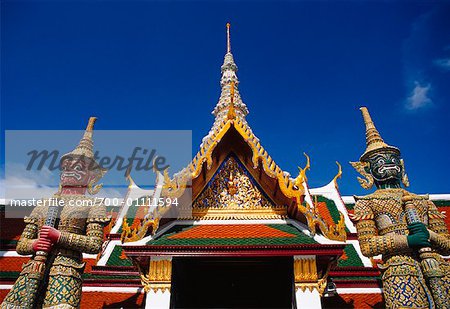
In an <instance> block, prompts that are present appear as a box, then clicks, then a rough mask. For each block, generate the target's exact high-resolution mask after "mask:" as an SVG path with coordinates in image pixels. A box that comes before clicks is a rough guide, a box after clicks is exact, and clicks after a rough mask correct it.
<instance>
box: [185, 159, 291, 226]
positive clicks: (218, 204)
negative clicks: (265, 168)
mask: <svg viewBox="0 0 450 309" xmlns="http://www.w3.org/2000/svg"><path fill="white" fill-rule="evenodd" d="M227 178H228V179H227ZM192 217H193V218H196V219H197V218H203V219H210V218H221V219H226V218H233V219H250V218H254V219H260V218H279V219H280V218H286V217H287V207H286V206H276V205H274V204H273V203H272V202H271V201H270V200H269V199H268V198H267V197H266V194H264V193H263V192H262V191H261V188H259V187H258V186H257V185H256V182H254V180H252V179H251V177H250V176H249V174H248V172H247V171H245V170H244V169H243V168H242V167H241V166H240V164H239V163H238V159H236V158H235V157H233V156H231V157H229V158H228V159H227V160H226V161H225V162H224V163H223V165H222V167H221V168H220V169H219V171H218V172H217V174H216V175H215V177H214V178H213V179H212V180H211V181H210V183H209V184H208V185H207V187H206V188H205V189H204V191H203V192H202V193H201V194H200V195H199V196H198V198H197V199H196V200H195V202H194V204H193V207H192Z"/></svg>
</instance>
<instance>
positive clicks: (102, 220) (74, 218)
mask: <svg viewBox="0 0 450 309" xmlns="http://www.w3.org/2000/svg"><path fill="white" fill-rule="evenodd" d="M94 121H95V118H91V119H90V122H89V125H88V129H86V133H85V135H84V137H83V139H82V140H81V142H80V145H78V147H77V148H76V149H75V150H74V151H72V152H71V153H70V154H71V155H74V154H75V155H76V156H78V155H83V156H86V158H92V157H93V156H92V127H93V122H94ZM64 157H65V156H63V158H62V160H64ZM104 172H105V171H104V170H101V169H100V170H97V171H96V174H95V177H93V178H92V179H93V181H97V180H98V179H99V178H101V176H103V174H104ZM89 184H92V181H91V182H90V183H89ZM71 188H72V190H79V189H80V188H82V189H83V190H82V191H80V192H81V194H78V193H80V192H74V193H77V194H70V192H71V191H70V190H71V189H70V186H69V191H68V192H65V191H64V187H62V188H61V189H60V192H58V193H57V194H55V195H54V196H53V198H54V199H57V200H62V202H63V203H58V204H59V205H61V204H62V205H64V206H63V207H62V209H61V212H60V220H59V224H58V226H57V229H58V231H59V232H60V234H59V238H58V240H57V242H56V243H55V244H54V246H53V248H52V250H51V251H50V252H49V253H48V256H47V261H46V265H47V266H48V267H46V269H45V275H44V276H43V279H42V282H41V283H39V281H37V280H35V279H36V278H35V273H36V267H37V263H36V261H35V259H34V258H35V256H36V252H35V250H34V249H33V243H34V242H35V241H36V240H37V239H38V238H39V231H40V230H41V228H42V226H43V225H44V223H45V221H46V217H47V216H48V212H49V207H50V206H49V203H50V201H51V199H48V200H43V203H42V205H40V206H37V207H36V208H35V209H34V210H33V211H32V213H31V215H30V216H29V217H26V218H25V219H24V221H25V223H26V227H25V229H24V231H23V233H22V235H21V237H20V239H19V241H18V244H17V248H16V250H17V253H19V254H21V255H30V254H32V258H31V259H30V261H28V262H27V263H25V264H24V265H23V268H22V272H21V273H20V275H19V278H18V279H17V281H16V282H15V284H14V286H13V288H12V289H11V291H10V292H9V293H8V295H7V296H6V298H5V299H4V301H3V303H2V304H1V306H0V307H1V308H14V309H16V308H35V307H38V308H39V307H42V308H58V309H59V308H79V306H80V301H81V292H82V274H83V271H84V267H85V263H84V262H83V255H82V254H83V253H89V254H97V253H99V252H100V251H101V248H102V244H103V227H104V226H105V224H107V223H108V221H109V218H108V217H107V215H106V208H105V206H104V205H103V204H101V203H100V202H99V201H100V200H99V199H95V198H93V197H88V196H85V195H84V191H85V190H84V189H87V187H83V186H80V187H75V186H73V187H71ZM78 205H79V206H78ZM36 282H37V283H36ZM37 284H40V287H37V286H36V285H37ZM29 290H35V291H37V292H36V293H37V295H36V297H33V298H30V294H29V293H30V292H29ZM30 299H34V303H33V301H32V300H30Z"/></svg>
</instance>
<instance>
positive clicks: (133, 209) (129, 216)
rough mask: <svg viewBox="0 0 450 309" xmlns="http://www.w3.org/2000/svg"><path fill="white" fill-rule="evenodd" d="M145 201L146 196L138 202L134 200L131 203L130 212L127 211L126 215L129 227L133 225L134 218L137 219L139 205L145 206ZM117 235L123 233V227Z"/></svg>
mask: <svg viewBox="0 0 450 309" xmlns="http://www.w3.org/2000/svg"><path fill="white" fill-rule="evenodd" d="M144 199H145V196H144V197H141V198H139V199H137V200H134V201H133V202H132V203H131V205H130V207H128V211H127V214H126V217H127V220H126V221H127V223H128V225H129V226H130V225H131V224H133V221H134V218H135V217H136V212H137V210H138V208H139V207H138V205H143V204H144ZM117 233H119V234H120V233H122V226H120V228H119V231H118V232H117Z"/></svg>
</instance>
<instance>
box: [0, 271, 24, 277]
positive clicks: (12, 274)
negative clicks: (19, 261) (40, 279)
mask: <svg viewBox="0 0 450 309" xmlns="http://www.w3.org/2000/svg"><path fill="white" fill-rule="evenodd" d="M19 274H20V272H19V271H1V272H0V278H1V279H17V277H19Z"/></svg>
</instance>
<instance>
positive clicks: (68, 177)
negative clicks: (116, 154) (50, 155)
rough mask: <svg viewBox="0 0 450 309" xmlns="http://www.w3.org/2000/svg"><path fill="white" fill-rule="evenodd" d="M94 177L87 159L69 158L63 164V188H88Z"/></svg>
mask: <svg viewBox="0 0 450 309" xmlns="http://www.w3.org/2000/svg"><path fill="white" fill-rule="evenodd" d="M93 175H94V173H93V171H90V169H89V160H87V159H83V158H80V157H74V158H70V157H69V158H67V159H65V160H63V161H62V162H61V186H62V187H87V186H88V184H89V182H90V181H91V179H92V178H93Z"/></svg>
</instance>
